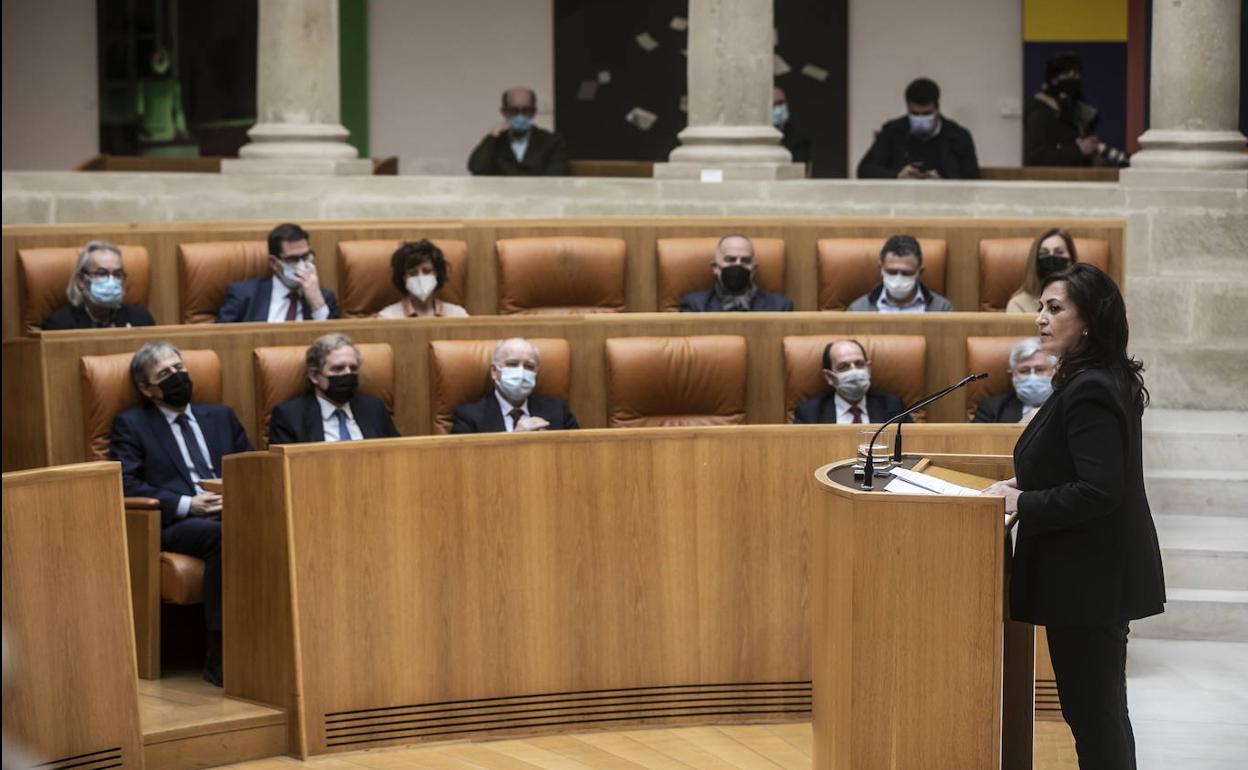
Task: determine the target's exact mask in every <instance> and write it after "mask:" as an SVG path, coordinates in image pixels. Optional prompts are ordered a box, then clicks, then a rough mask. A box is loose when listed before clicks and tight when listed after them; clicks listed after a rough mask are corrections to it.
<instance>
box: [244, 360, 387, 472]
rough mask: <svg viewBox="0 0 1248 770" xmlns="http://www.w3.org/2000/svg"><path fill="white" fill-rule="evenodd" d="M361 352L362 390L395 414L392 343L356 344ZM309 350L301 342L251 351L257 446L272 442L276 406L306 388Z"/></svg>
mask: <svg viewBox="0 0 1248 770" xmlns="http://www.w3.org/2000/svg"><path fill="white" fill-rule="evenodd" d="M355 347H356V349H358V350H359V351H360V358H361V364H360V392H361V393H364V394H365V395H369V396H373V397H374V398H380V399H381V400H382V401H383V402H384V403H385V405H386V409H388V410H389V411H390V414H394V350H393V349H392V348H391V347H390V345H389V343H385V342H378V343H366V344H362V345H361V344H357V345H356V346H355ZM307 352H308V349H307V347H306V346H301V345H283V346H281V347H272V348H256V349H255V350H253V351H252V353H251V364H252V369H253V371H254V372H255V380H256V418H257V419H258V420H259V423H260V424H259V426H258V428H259V434H258V435H257V436H256V442H255V444H256V446H257V447H258V448H260V449H263V448H265V447H267V446H268V444H269V418H270V417H271V416H272V415H273V407H275V406H277V405H278V404H280V403H282V402H283V401H289V400H290V399H292V398H294V397H295V396H298V395H299V394H300V393H303V392H304V391H306V390H307V389H308V387H309V385H308V378H307V376H306V375H307V371H308V367H307V363H306V362H307V358H306V355H307Z"/></svg>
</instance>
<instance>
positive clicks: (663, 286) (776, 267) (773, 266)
mask: <svg viewBox="0 0 1248 770" xmlns="http://www.w3.org/2000/svg"><path fill="white" fill-rule="evenodd" d="M750 241H752V242H753V244H754V262H755V263H756V264H757V265H758V272H757V273H755V275H754V282H755V283H757V284H758V286H759V288H761V289H763V291H770V292H775V293H777V294H783V293H784V239H783V238H751V239H750ZM718 243H719V238H717V237H714V236H712V237H710V238H659V239H658V240H657V241H655V256H656V258H657V260H658V283H659V301H658V308H659V310H661V311H663V312H675V311H677V310H680V298H681V297H683V296H685V295H686V294H688V293H690V292H694V291H705V290H706V289H709V288H711V286H712V285H713V284H714V283H715V278H714V276H713V275H712V274H711V262H712V261H713V260H714V258H715V246H716V244H718Z"/></svg>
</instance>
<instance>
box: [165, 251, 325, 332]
mask: <svg viewBox="0 0 1248 770" xmlns="http://www.w3.org/2000/svg"><path fill="white" fill-rule="evenodd" d="M318 259H319V257H318ZM269 272H270V271H269V245H268V243H267V242H266V241H214V242H210V243H179V244H178V298H179V301H180V304H181V307H182V323H184V324H210V323H213V322H214V321H216V320H217V310H219V309H220V307H221V303H222V302H224V301H225V292H226V290H227V289H229V288H230V284H233V283H238V282H239V281H246V280H249V279H251V278H262V277H264V276H266V275H268V274H269Z"/></svg>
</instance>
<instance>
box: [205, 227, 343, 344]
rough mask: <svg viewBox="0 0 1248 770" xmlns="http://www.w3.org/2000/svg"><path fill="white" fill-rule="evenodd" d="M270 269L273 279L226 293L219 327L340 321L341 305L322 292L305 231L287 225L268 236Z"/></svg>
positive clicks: (235, 287) (248, 283)
mask: <svg viewBox="0 0 1248 770" xmlns="http://www.w3.org/2000/svg"><path fill="white" fill-rule="evenodd" d="M269 269H270V270H272V271H273V274H272V275H270V276H266V277H264V278H252V279H251V280H247V281H239V282H238V283H236V284H233V285H232V286H230V288H229V289H228V290H226V292H225V301H224V302H222V303H221V309H220V310H218V311H217V323H219V324H223V323H237V322H240V321H268V322H269V323H280V322H282V321H324V320H325V319H326V318H337V317H338V302H337V300H336V299H335V298H334V293H333V292H332V291H330V290H328V289H322V288H321V282H320V279H319V278H318V277H317V274H316V254H314V253H313V252H312V247H311V246H309V245H308V234H307V233H306V232H305V231H304V229H303V228H302V227H300V226H299V225H294V224H290V223H286V224H282V225H278V226H277V227H275V228H273V231H272V232H270V233H269ZM275 281H276V283H274V282H275ZM275 290H276V291H275Z"/></svg>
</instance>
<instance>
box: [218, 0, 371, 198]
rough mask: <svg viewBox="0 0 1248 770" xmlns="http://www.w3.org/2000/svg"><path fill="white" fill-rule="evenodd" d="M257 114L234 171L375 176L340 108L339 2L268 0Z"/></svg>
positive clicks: (263, 8) (230, 165)
mask: <svg viewBox="0 0 1248 770" xmlns="http://www.w3.org/2000/svg"><path fill="white" fill-rule="evenodd" d="M259 14H260V18H259V22H260V35H259V46H258V49H257V57H256V117H257V119H258V122H257V123H256V125H254V126H252V128H251V130H250V131H248V132H247V136H248V137H249V138H250V139H251V142H249V143H248V144H246V145H244V146H243V147H242V148H241V149H240V150H239V151H238V156H239V160H227V161H223V162H222V164H221V171H222V173H234V174H371V173H372V171H373V166H372V161H371V160H369V159H368V158H360V157H358V155H359V153H358V152H356V149H355V147H353V146H351V145H349V144H347V136H348V132H347V129H346V128H344V127H343V126H342V123H341V117H340V112H339V82H338V0H260V3H259Z"/></svg>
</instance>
